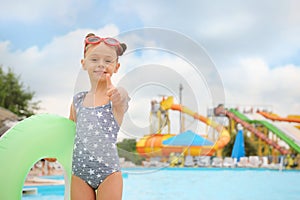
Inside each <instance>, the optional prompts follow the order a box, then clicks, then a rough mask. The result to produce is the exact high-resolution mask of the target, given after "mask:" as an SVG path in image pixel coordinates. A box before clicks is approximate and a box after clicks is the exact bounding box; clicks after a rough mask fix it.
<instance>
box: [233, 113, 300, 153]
mask: <svg viewBox="0 0 300 200" xmlns="http://www.w3.org/2000/svg"><path fill="white" fill-rule="evenodd" d="M230 112H231V113H233V114H234V115H235V116H237V117H239V118H240V119H241V120H243V121H245V122H249V123H251V124H252V123H256V124H261V125H263V126H264V127H266V128H267V129H268V130H270V131H271V132H272V133H274V134H275V135H276V136H277V137H279V138H280V139H281V140H283V141H284V142H285V143H287V144H288V145H289V146H290V147H291V148H292V149H294V150H295V151H296V152H298V153H300V146H299V144H298V142H300V140H299V139H300V137H299V136H297V138H296V136H295V135H294V134H293V133H292V132H288V131H287V132H284V131H283V130H281V129H280V128H278V127H277V126H275V125H274V124H273V123H272V122H269V121H267V120H266V119H264V118H263V117H262V116H260V117H259V115H258V114H247V116H245V115H244V114H242V113H240V112H238V111H237V110H235V109H230ZM295 129H296V128H295ZM267 139H268V138H267ZM268 140H270V139H268ZM272 143H275V142H273V141H272ZM275 144H276V143H275ZM276 145H278V144H276ZM272 146H273V145H272ZM278 146H279V145H278ZM274 147H275V146H274ZM280 149H281V150H279V149H278V150H279V151H280V152H281V153H282V154H287V153H288V151H287V150H286V149H283V148H282V147H280Z"/></svg>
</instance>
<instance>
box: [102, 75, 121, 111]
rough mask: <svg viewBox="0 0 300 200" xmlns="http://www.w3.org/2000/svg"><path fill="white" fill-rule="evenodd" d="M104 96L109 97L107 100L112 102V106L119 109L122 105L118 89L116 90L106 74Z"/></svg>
mask: <svg viewBox="0 0 300 200" xmlns="http://www.w3.org/2000/svg"><path fill="white" fill-rule="evenodd" d="M106 88H107V92H106V95H107V96H108V97H109V100H110V101H111V102H112V104H113V106H115V107H119V106H121V105H122V96H121V93H120V91H119V90H118V88H116V87H115V86H114V85H113V84H112V82H111V79H110V75H109V74H106Z"/></svg>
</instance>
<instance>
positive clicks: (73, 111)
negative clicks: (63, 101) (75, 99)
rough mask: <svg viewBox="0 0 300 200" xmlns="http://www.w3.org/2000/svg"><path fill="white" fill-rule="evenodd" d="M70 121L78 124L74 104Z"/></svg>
mask: <svg viewBox="0 0 300 200" xmlns="http://www.w3.org/2000/svg"><path fill="white" fill-rule="evenodd" d="M69 119H70V120H72V121H74V122H76V112H75V109H74V104H73V103H72V104H71V108H70V116H69Z"/></svg>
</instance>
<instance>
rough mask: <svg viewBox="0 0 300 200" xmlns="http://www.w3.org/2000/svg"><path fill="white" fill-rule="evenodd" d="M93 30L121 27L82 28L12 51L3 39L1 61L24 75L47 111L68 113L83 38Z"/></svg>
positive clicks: (115, 30) (109, 30) (107, 32)
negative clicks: (42, 44)
mask: <svg viewBox="0 0 300 200" xmlns="http://www.w3.org/2000/svg"><path fill="white" fill-rule="evenodd" d="M89 32H95V33H97V34H100V35H111V34H112V35H117V34H118V33H119V30H118V28H117V27H116V26H115V25H107V26H105V27H103V28H100V29H98V30H92V29H78V30H76V31H72V32H69V33H67V34H66V35H62V36H57V37H55V38H53V40H51V41H49V43H48V44H47V45H45V46H44V47H43V48H42V49H39V48H38V47H36V46H33V47H29V48H27V49H25V50H24V51H22V50H16V51H11V50H10V42H9V41H4V42H0V60H1V64H2V65H3V66H6V67H11V68H12V69H13V70H14V72H15V73H16V74H20V75H21V81H22V82H24V84H25V85H28V86H29V87H30V89H31V90H32V91H35V92H36V98H37V99H38V100H41V101H42V104H41V106H42V108H44V109H45V110H44V111H46V112H50V113H57V114H61V115H64V116H65V115H66V113H68V111H69V106H70V97H72V95H73V94H74V91H76V88H75V85H76V80H77V76H78V75H79V70H80V68H81V64H80V59H81V58H82V54H83V40H84V37H85V35H86V34H87V33H89ZM56 98H57V99H56ZM55 99H56V100H55ZM59 99H61V100H59ZM57 102H60V103H57ZM63 107H65V109H63Z"/></svg>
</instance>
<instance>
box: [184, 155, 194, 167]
mask: <svg viewBox="0 0 300 200" xmlns="http://www.w3.org/2000/svg"><path fill="white" fill-rule="evenodd" d="M194 165H195V164H194V159H193V156H186V157H185V160H184V166H185V167H194Z"/></svg>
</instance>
